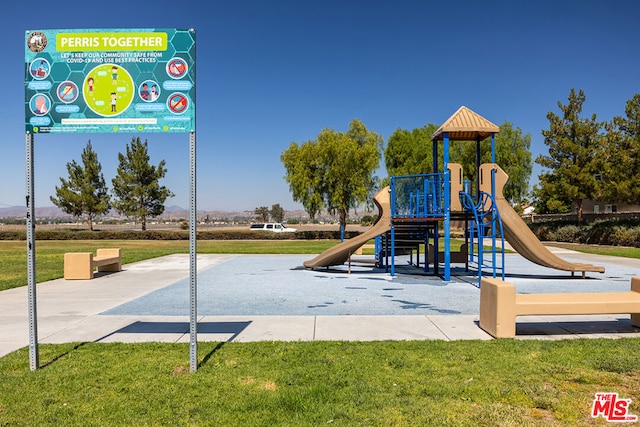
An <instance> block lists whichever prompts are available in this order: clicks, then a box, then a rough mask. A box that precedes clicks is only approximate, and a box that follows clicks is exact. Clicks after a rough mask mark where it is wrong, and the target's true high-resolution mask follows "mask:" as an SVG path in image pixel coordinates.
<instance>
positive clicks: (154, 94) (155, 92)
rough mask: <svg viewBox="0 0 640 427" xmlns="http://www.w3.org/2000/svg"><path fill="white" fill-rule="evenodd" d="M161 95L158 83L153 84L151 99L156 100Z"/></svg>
mask: <svg viewBox="0 0 640 427" xmlns="http://www.w3.org/2000/svg"><path fill="white" fill-rule="evenodd" d="M159 96H160V90H159V89H158V85H152V86H151V101H155V100H156V99H158V97H159Z"/></svg>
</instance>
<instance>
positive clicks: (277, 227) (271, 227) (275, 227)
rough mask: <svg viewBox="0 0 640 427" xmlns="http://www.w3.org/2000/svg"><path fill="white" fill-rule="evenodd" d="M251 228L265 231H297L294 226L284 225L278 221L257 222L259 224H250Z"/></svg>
mask: <svg viewBox="0 0 640 427" xmlns="http://www.w3.org/2000/svg"><path fill="white" fill-rule="evenodd" d="M250 229H251V230H266V231H274V232H276V233H293V232H294V231H297V229H295V228H290V227H285V226H284V225H282V224H280V223H279V222H267V223H259V224H251V227H250Z"/></svg>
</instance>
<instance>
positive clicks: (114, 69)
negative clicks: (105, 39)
mask: <svg viewBox="0 0 640 427" xmlns="http://www.w3.org/2000/svg"><path fill="white" fill-rule="evenodd" d="M111 84H113V85H117V84H118V67H116V66H115V65H114V66H113V67H111Z"/></svg>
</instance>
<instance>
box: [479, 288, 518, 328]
mask: <svg viewBox="0 0 640 427" xmlns="http://www.w3.org/2000/svg"><path fill="white" fill-rule="evenodd" d="M480 327H481V328H482V329H484V330H485V331H486V332H488V333H489V334H491V335H492V336H494V337H495V338H512V337H515V336H516V288H515V286H513V285H512V284H511V283H507V282H503V281H502V280H499V279H493V278H484V279H482V282H481V284H480Z"/></svg>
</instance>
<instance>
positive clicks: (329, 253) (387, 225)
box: [303, 187, 391, 268]
mask: <svg viewBox="0 0 640 427" xmlns="http://www.w3.org/2000/svg"><path fill="white" fill-rule="evenodd" d="M389 193H390V190H389V187H385V188H383V189H382V190H380V191H378V193H376V195H375V196H374V197H373V202H374V203H375V204H376V206H377V207H378V219H377V220H376V222H375V223H374V224H373V225H372V226H371V228H369V229H368V230H367V231H365V232H364V233H362V234H361V235H359V236H356V237H354V238H352V239H349V240H345V241H344V242H342V243H339V244H337V245H336V246H334V247H332V248H329V249H327V250H326V251H324V252H322V253H321V254H320V255H318V256H317V257H315V258H314V259H312V260H309V261H305V262H304V263H303V264H304V266H305V267H306V268H314V267H328V266H330V265H341V264H344V263H345V262H347V260H348V259H349V257H350V256H351V255H353V254H354V253H355V251H356V250H357V249H358V248H359V247H360V246H362V245H364V244H365V243H367V242H368V241H369V240H371V239H373V238H375V237H378V236H379V235H381V234H383V233H386V232H387V231H389V230H390V229H391V195H390V194H389Z"/></svg>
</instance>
